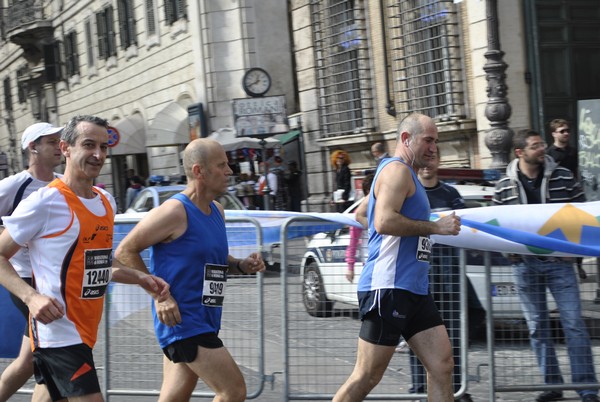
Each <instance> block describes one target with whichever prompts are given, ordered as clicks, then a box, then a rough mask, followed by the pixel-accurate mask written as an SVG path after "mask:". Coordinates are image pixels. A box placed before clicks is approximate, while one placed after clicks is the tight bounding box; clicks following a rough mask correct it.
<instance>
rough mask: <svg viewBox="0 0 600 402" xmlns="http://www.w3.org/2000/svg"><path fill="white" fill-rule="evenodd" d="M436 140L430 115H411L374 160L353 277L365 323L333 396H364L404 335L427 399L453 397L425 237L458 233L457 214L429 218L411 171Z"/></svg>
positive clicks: (343, 401) (344, 401) (339, 400)
mask: <svg viewBox="0 0 600 402" xmlns="http://www.w3.org/2000/svg"><path fill="white" fill-rule="evenodd" d="M437 141H438V131H437V128H436V126H435V123H434V122H433V120H432V119H431V118H430V117H428V116H425V115H422V114H411V115H409V116H407V117H406V118H405V119H404V120H402V122H401V123H400V125H399V127H398V132H397V134H396V143H397V146H396V152H395V154H394V157H392V158H387V159H385V160H383V161H382V162H381V163H380V164H379V167H378V168H377V172H376V173H375V178H374V181H373V184H372V185H371V190H370V192H369V195H368V196H367V198H366V200H365V201H366V202H362V203H361V204H360V206H359V208H358V211H357V213H356V215H357V220H358V221H359V222H360V223H361V224H362V225H363V226H367V225H368V228H369V252H368V254H369V256H368V259H367V262H366V263H365V265H364V267H363V271H362V273H361V276H360V279H359V282H358V302H359V309H360V315H361V319H362V326H361V330H360V334H359V340H358V352H357V356H356V363H355V366H354V371H353V372H352V374H351V375H350V377H349V378H348V379H347V380H346V382H345V383H344V384H343V385H342V386H341V387H340V389H339V390H338V391H337V393H336V395H335V397H334V398H333V400H334V402H354V401H362V400H364V398H365V397H366V396H367V395H368V394H369V393H370V392H371V390H372V389H373V388H374V387H375V386H376V385H377V384H378V383H379V381H380V380H381V378H382V376H383V374H384V372H385V370H386V369H387V366H388V364H389V362H390V360H391V358H392V356H393V355H394V352H395V349H396V345H398V342H399V341H400V337H401V336H402V337H404V339H405V340H406V342H408V345H409V346H410V348H411V349H412V350H413V351H414V352H415V353H416V355H417V357H419V360H421V362H423V365H424V366H425V368H426V369H427V385H428V387H427V388H428V395H429V398H430V400H432V401H436V402H451V401H453V400H454V398H453V392H452V369H453V366H454V363H453V359H452V348H451V345H450V340H449V338H448V333H447V331H446V328H445V326H444V323H443V321H442V318H441V317H440V313H439V312H438V310H437V308H436V306H435V303H434V301H433V298H432V297H431V294H430V293H429V281H428V277H427V273H428V271H429V256H430V254H431V242H430V240H429V235H432V234H440V235H457V234H458V233H459V231H460V217H458V216H456V215H455V214H454V213H452V214H448V215H446V216H444V217H442V218H440V219H439V220H437V221H435V222H432V221H430V220H429V217H430V208H429V202H428V200H427V195H426V194H425V189H424V188H423V186H422V185H421V183H419V180H418V178H417V174H416V171H417V170H418V169H421V168H424V167H427V166H429V165H430V164H431V163H432V161H433V160H434V158H435V157H436V153H437V149H436V148H437Z"/></svg>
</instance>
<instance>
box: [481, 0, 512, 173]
mask: <svg viewBox="0 0 600 402" xmlns="http://www.w3.org/2000/svg"><path fill="white" fill-rule="evenodd" d="M486 18H487V31H488V36H487V40H488V51H487V52H486V53H485V58H486V59H487V61H486V63H485V65H484V66H483V70H484V71H485V78H486V80H487V82H488V87H487V95H488V102H487V105H486V107H485V117H487V119H488V120H489V121H490V125H491V126H492V128H490V129H489V130H487V131H486V134H485V145H486V146H487V147H488V149H489V150H490V153H491V154H492V163H491V166H490V167H491V168H492V169H498V170H504V169H505V168H506V165H507V164H508V155H509V151H510V148H511V145H512V137H513V135H514V133H513V131H512V130H511V129H510V128H509V127H508V119H509V117H510V115H511V113H512V110H511V107H510V104H509V103H508V99H507V98H506V92H507V89H508V87H507V86H506V83H505V80H506V74H505V73H504V72H505V71H506V68H507V67H508V65H507V64H506V63H505V62H504V61H503V60H502V58H503V56H504V52H503V51H502V50H500V35H499V34H498V4H497V0H486Z"/></svg>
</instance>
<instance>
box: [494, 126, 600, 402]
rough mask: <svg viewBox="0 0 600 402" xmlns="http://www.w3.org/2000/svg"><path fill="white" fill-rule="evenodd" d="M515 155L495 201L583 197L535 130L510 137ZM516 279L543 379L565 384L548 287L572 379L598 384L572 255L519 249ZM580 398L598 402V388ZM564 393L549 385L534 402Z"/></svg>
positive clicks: (582, 391) (533, 201)
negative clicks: (552, 326) (552, 327)
mask: <svg viewBox="0 0 600 402" xmlns="http://www.w3.org/2000/svg"><path fill="white" fill-rule="evenodd" d="M513 149H514V152H515V155H516V159H514V160H513V161H512V162H510V163H509V164H508V166H507V168H506V177H504V178H502V179H501V180H500V181H498V183H497V184H496V191H495V193H494V199H493V200H494V203H495V204H500V205H510V204H545V203H551V202H552V203H564V202H582V201H585V195H584V193H583V190H582V188H581V185H580V184H579V182H578V181H577V180H576V179H575V177H574V175H573V173H572V172H571V171H570V170H569V169H567V168H564V167H561V166H559V165H558V164H557V163H556V162H555V161H554V159H552V158H551V157H549V156H546V143H545V142H544V140H543V139H542V137H541V136H540V134H539V133H536V132H535V131H522V132H519V133H517V134H516V135H515V137H514V138H513ZM512 260H513V271H514V276H515V284H516V286H517V290H518V293H519V298H520V299H521V307H522V309H523V313H524V315H525V319H526V320H527V326H528V328H529V338H530V342H531V347H532V349H533V350H534V352H535V354H536V356H537V360H538V365H539V367H540V370H541V373H542V376H543V377H544V382H545V383H546V384H548V385H559V384H563V383H564V380H563V377H562V374H561V372H560V368H559V365H558V359H557V358H556V352H555V350H554V344H553V341H552V338H551V331H550V313H549V311H548V303H547V300H546V288H548V289H549V290H550V292H551V293H552V296H553V297H554V300H555V301H556V305H557V307H558V310H559V312H560V321H561V324H562V327H563V331H564V334H565V338H566V344H567V350H568V353H569V360H570V362H571V376H572V382H573V383H574V384H578V383H579V384H597V383H598V380H597V379H596V374H595V372H594V362H593V357H592V350H591V344H590V337H589V334H588V332H587V329H586V325H585V323H584V321H583V319H582V317H581V300H580V298H579V287H578V284H577V277H576V275H575V270H574V269H573V262H574V259H573V258H564V257H552V256H548V257H544V256H532V255H521V256H512ZM577 393H578V394H579V396H580V397H581V400H582V401H583V402H598V401H599V399H598V395H597V394H598V390H597V389H580V390H577ZM561 399H563V392H562V390H560V389H549V390H547V391H544V392H542V393H541V394H540V395H538V397H537V398H536V401H537V402H548V401H557V400H561Z"/></svg>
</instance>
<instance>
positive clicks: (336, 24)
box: [311, 0, 373, 137]
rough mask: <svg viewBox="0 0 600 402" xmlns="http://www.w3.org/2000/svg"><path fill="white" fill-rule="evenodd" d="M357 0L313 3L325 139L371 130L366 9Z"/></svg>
mask: <svg viewBox="0 0 600 402" xmlns="http://www.w3.org/2000/svg"><path fill="white" fill-rule="evenodd" d="M358 3H360V4H362V2H360V1H356V2H355V1H354V0H325V1H322V0H321V1H318V0H313V2H312V8H311V11H312V18H313V34H314V37H315V59H316V63H317V78H318V87H319V100H320V108H321V110H320V112H321V113H320V115H321V123H322V130H323V133H324V136H326V137H334V136H339V135H344V134H350V133H353V132H356V131H360V130H369V131H370V130H371V129H372V125H373V110H372V109H373V104H372V102H373V99H372V91H371V88H370V86H369V82H370V71H369V68H368V55H367V52H368V50H367V40H366V39H365V38H366V35H365V18H364V8H363V7H357V6H356V4H358Z"/></svg>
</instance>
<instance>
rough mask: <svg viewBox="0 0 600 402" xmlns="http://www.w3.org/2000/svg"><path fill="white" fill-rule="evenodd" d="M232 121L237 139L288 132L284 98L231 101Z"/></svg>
mask: <svg viewBox="0 0 600 402" xmlns="http://www.w3.org/2000/svg"><path fill="white" fill-rule="evenodd" d="M233 119H234V124H235V129H236V133H237V136H238V137H257V138H265V137H271V136H273V135H275V134H282V133H287V132H288V131H290V128H289V126H288V122H287V110H286V106H285V96H283V95H279V96H268V97H261V98H250V99H234V100H233Z"/></svg>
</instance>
